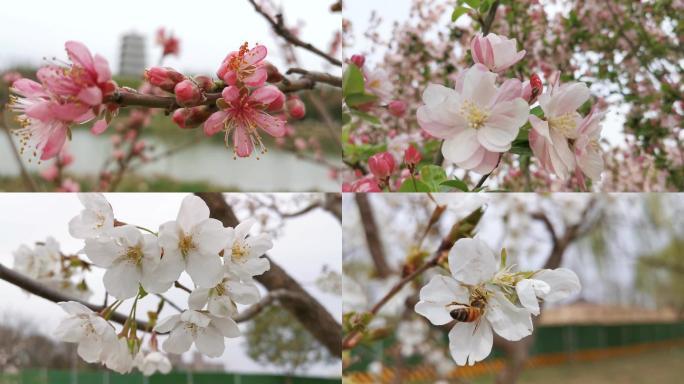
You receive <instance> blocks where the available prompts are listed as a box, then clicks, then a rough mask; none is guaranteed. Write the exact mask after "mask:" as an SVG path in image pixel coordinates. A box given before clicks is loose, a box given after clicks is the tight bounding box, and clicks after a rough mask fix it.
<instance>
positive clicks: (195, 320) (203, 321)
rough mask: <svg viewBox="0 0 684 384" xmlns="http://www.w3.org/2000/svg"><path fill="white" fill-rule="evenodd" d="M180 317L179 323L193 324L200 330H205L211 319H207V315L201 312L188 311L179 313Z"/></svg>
mask: <svg viewBox="0 0 684 384" xmlns="http://www.w3.org/2000/svg"><path fill="white" fill-rule="evenodd" d="M180 316H181V317H180V318H181V321H184V322H186V323H192V324H195V325H197V326H199V327H200V328H205V327H206V326H208V325H209V323H210V322H211V317H209V315H206V314H204V313H203V312H198V311H192V310H188V311H185V312H183V313H181V315H180Z"/></svg>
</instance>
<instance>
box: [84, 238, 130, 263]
mask: <svg viewBox="0 0 684 384" xmlns="http://www.w3.org/2000/svg"><path fill="white" fill-rule="evenodd" d="M83 252H85V254H86V256H88V259H90V261H92V262H93V264H95V265H97V266H98V267H101V268H109V266H110V265H112V263H113V262H114V260H116V259H117V258H118V257H119V255H121V254H122V253H123V247H121V245H119V244H117V243H116V241H114V240H113V239H109V238H97V239H96V238H92V239H86V240H85V247H84V248H83Z"/></svg>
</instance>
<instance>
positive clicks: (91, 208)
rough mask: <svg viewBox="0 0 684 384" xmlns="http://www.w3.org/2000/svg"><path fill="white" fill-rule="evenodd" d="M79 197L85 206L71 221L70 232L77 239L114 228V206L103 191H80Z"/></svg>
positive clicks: (86, 237)
mask: <svg viewBox="0 0 684 384" xmlns="http://www.w3.org/2000/svg"><path fill="white" fill-rule="evenodd" d="M78 199H79V200H80V201H81V203H82V204H83V206H84V207H85V209H84V210H82V211H81V213H80V214H79V215H78V216H76V217H74V218H73V219H71V221H70V222H69V233H70V234H71V236H73V237H75V238H77V239H89V238H94V237H98V236H102V235H106V233H107V232H108V231H109V230H110V229H112V228H114V212H113V211H112V206H111V205H110V204H109V202H108V201H107V199H106V198H105V197H104V195H103V194H101V193H79V194H78Z"/></svg>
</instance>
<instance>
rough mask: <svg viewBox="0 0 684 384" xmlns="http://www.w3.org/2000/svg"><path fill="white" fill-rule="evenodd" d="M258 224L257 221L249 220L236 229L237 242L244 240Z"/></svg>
mask: <svg viewBox="0 0 684 384" xmlns="http://www.w3.org/2000/svg"><path fill="white" fill-rule="evenodd" d="M254 224H256V220H255V219H247V220H245V221H243V222H241V223H240V224H238V225H237V226H236V227H235V240H238V241H240V240H244V239H245V238H246V237H247V235H248V234H249V230H250V229H252V227H253V226H254Z"/></svg>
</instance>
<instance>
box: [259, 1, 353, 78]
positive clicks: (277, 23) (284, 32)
mask: <svg viewBox="0 0 684 384" xmlns="http://www.w3.org/2000/svg"><path fill="white" fill-rule="evenodd" d="M248 1H249V2H250V4H252V6H253V7H254V10H255V11H256V12H257V13H258V14H260V15H261V16H263V17H264V19H266V21H268V23H269V24H270V25H271V28H273V31H274V32H275V33H277V34H278V35H279V36H280V37H282V38H283V39H285V40H287V41H288V42H289V43H290V44H292V45H296V46H298V47H301V48H304V49H306V50H308V51H310V52H312V53H314V54H316V55H318V56H320V57H322V58H324V59H325V60H327V61H328V62H330V63H331V64H333V65H336V66H338V67H341V66H342V62H341V61H340V60H338V59H336V58H334V57H332V56H330V55H328V54H327V53H325V52H323V51H321V50H320V49H318V48H316V47H314V46H313V45H312V44H310V43H307V42H304V41H302V40H300V39H299V38H298V37H297V36H295V35H294V34H293V33H292V32H291V31H290V30H289V29H287V28H286V27H285V26H284V24H283V20H282V17H278V16H276V18H277V20H274V19H273V18H272V17H271V16H270V15H269V14H268V13H266V11H264V10H263V9H262V8H261V7H260V6H259V5H258V4H257V3H256V1H255V0H248Z"/></svg>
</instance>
